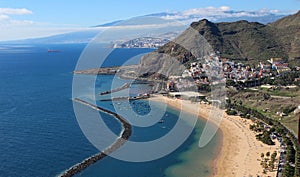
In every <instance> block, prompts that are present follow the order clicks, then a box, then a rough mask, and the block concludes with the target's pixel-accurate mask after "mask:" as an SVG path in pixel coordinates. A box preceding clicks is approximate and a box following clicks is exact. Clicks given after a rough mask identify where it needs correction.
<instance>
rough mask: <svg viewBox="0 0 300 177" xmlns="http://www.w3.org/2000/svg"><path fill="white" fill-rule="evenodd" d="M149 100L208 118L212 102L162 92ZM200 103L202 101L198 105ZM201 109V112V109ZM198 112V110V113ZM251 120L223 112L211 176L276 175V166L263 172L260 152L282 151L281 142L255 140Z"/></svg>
mask: <svg viewBox="0 0 300 177" xmlns="http://www.w3.org/2000/svg"><path fill="white" fill-rule="evenodd" d="M150 100H152V101H158V102H164V103H167V104H168V105H169V106H171V107H173V108H176V109H178V110H182V108H181V106H183V105H184V107H185V109H184V111H186V112H189V113H192V114H197V116H198V117H199V118H201V119H204V120H208V118H209V113H210V110H211V108H212V106H211V105H207V104H200V103H191V102H190V101H186V100H175V99H171V98H167V97H164V96H161V95H154V97H151V98H150ZM195 104H197V105H199V106H200V105H201V107H200V109H198V107H197V106H195ZM198 111H199V112H198ZM197 112H198V113H197ZM250 124H252V121H251V120H249V119H243V118H241V117H240V116H229V115H227V114H226V113H224V117H223V120H222V122H221V124H220V126H219V130H220V131H221V142H220V145H219V147H218V152H217V155H216V157H214V159H213V161H212V162H211V169H212V174H211V176H217V177H224V176H236V177H240V176H251V175H252V176H257V175H260V176H274V177H275V176H276V170H275V171H273V172H268V173H267V174H263V168H262V167H261V165H260V159H261V157H260V155H261V153H266V152H268V151H269V152H271V153H272V152H274V151H277V152H278V151H279V142H278V141H277V140H276V141H275V143H276V144H275V145H274V146H268V145H265V144H263V143H262V142H260V141H258V140H256V137H255V133H254V132H252V131H251V130H250V129H249V125H250Z"/></svg>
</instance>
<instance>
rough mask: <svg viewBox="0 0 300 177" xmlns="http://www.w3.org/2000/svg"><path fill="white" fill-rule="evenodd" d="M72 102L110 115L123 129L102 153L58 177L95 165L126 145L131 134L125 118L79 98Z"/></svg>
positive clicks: (72, 174) (70, 174)
mask: <svg viewBox="0 0 300 177" xmlns="http://www.w3.org/2000/svg"><path fill="white" fill-rule="evenodd" d="M74 101H76V102H78V103H81V104H83V105H86V106H89V107H91V108H93V109H96V110H99V111H101V112H104V113H106V114H110V115H112V116H114V117H115V118H116V119H118V120H119V121H120V122H121V124H122V127H123V128H122V132H121V135H120V137H119V138H118V139H116V141H115V142H114V143H113V144H112V145H111V146H110V147H108V148H107V149H105V150H104V151H103V152H100V153H98V154H95V155H93V156H91V157H89V158H87V159H85V160H83V161H82V162H80V163H78V164H76V165H74V166H73V167H71V168H70V169H68V170H67V171H65V172H64V173H63V174H61V175H60V177H71V176H74V175H75V174H77V173H79V172H81V171H83V170H84V169H86V168H87V167H89V166H90V165H92V164H94V163H96V162H97V161H99V160H101V159H103V158H104V157H106V156H107V155H108V154H110V153H112V152H114V151H115V150H116V149H118V148H120V147H121V146H122V145H123V144H124V143H126V141H127V140H128V138H129V137H130V136H131V133H132V129H131V125H130V124H129V122H127V120H126V119H125V118H123V117H122V116H120V115H119V114H117V113H114V112H112V111H110V110H107V109H105V108H102V107H99V106H97V105H93V104H91V103H89V102H86V101H84V100H81V99H79V98H75V99H74Z"/></svg>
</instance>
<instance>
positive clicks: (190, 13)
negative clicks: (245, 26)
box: [162, 6, 283, 20]
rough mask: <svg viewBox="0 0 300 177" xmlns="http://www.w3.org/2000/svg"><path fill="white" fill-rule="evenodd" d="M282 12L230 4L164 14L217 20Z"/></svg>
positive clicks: (170, 18)
mask: <svg viewBox="0 0 300 177" xmlns="http://www.w3.org/2000/svg"><path fill="white" fill-rule="evenodd" d="M271 13H273V14H280V13H283V12H281V11H279V10H275V9H273V10H268V9H261V10H257V11H234V10H231V8H230V7H229V6H221V7H205V8H195V9H189V10H185V11H183V12H174V13H169V14H168V15H166V16H163V17H162V18H163V19H167V20H186V19H192V18H193V19H195V18H198V20H199V19H202V18H206V19H209V20H217V19H220V18H231V17H261V16H265V15H268V14H271Z"/></svg>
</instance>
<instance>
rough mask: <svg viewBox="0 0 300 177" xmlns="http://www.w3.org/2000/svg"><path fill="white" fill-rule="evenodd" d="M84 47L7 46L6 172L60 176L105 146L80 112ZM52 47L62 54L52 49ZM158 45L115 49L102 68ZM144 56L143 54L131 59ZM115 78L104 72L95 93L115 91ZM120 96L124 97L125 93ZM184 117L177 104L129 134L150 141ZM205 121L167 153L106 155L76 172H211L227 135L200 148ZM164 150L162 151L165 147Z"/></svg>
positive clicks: (1, 157) (114, 125)
mask: <svg viewBox="0 0 300 177" xmlns="http://www.w3.org/2000/svg"><path fill="white" fill-rule="evenodd" d="M84 47H85V44H60V45H58V44H55V45H12V44H10V45H4V44H1V45H0V82H1V87H0V135H1V136H0V147H1V148H0V176H5V177H8V176H22V177H27V176H28V177H29V176H31V177H32V176H36V177H48V176H49V177H50V176H57V175H59V174H60V173H62V172H63V171H65V170H66V169H68V168H70V167H71V166H73V165H74V164H76V163H79V162H81V161H82V160H84V159H85V158H87V157H89V156H91V155H93V154H96V153H98V152H99V150H98V149H97V148H95V147H94V146H93V145H92V144H91V143H90V142H89V140H88V139H87V138H86V137H85V136H84V134H83V132H82V131H81V129H80V126H79V125H78V122H77V119H76V117H75V114H74V111H73V101H72V79H73V73H72V71H73V70H74V68H75V66H76V62H77V60H78V58H79V56H80V55H81V52H82V51H83V49H84ZM49 49H51V50H60V51H61V52H50V53H48V52H47V51H48V50H49ZM152 50H153V49H116V50H114V52H113V53H111V55H110V56H109V57H108V58H109V59H108V60H107V61H106V62H105V63H104V65H103V66H118V65H120V64H123V63H124V62H126V60H127V59H128V58H131V57H133V56H136V55H138V54H142V53H147V52H151V51H152ZM100 51H101V50H100ZM137 62H138V59H136V60H134V61H132V63H131V64H134V63H137ZM82 77H87V78H88V77H91V76H89V75H86V76H82ZM113 79H115V78H114V77H113V76H110V75H101V76H98V77H97V80H96V84H95V86H96V91H97V92H100V91H105V90H108V89H109V88H110V87H111V83H112V80H113ZM115 82H117V84H116V85H122V84H124V83H125V82H127V81H126V80H124V79H120V78H117V79H115ZM146 87H147V86H145V85H135V86H134V87H133V88H131V90H130V93H131V94H135V93H139V91H140V90H145V89H147V88H146ZM123 92H126V90H125V91H123ZM95 94H96V93H95ZM116 94H117V93H116ZM118 94H121V95H122V92H120V93H118ZM82 98H83V99H86V100H89V99H91V97H90V95H85V93H82ZM96 99H99V96H96ZM97 104H98V105H101V106H103V107H105V108H107V109H111V110H115V109H120V110H121V112H122V109H123V111H125V109H124V108H125V106H124V107H122V105H123V103H122V102H121V101H120V103H119V105H120V106H119V108H116V107H113V106H112V104H111V103H110V102H105V103H104V102H100V101H97ZM131 107H132V109H133V110H135V111H136V112H137V113H138V114H140V115H144V114H147V113H149V111H150V109H149V105H148V102H147V101H141V100H137V101H134V102H131ZM155 109H157V110H158V111H157V112H159V110H160V109H161V106H160V105H159V104H157V105H155ZM91 111H95V110H91ZM100 114H101V116H102V118H103V119H105V123H106V125H107V126H108V127H110V129H111V130H112V131H113V132H114V133H115V134H118V132H120V130H121V125H120V124H119V122H118V121H116V120H115V119H114V118H113V117H111V116H110V115H106V114H104V113H100ZM178 115H179V112H178V111H177V110H174V109H172V108H167V112H166V113H165V116H166V118H165V121H164V122H163V123H162V124H155V125H152V126H150V127H147V128H140V127H133V135H132V136H131V137H130V140H131V141H136V142H143V141H150V140H154V139H156V138H159V137H161V136H163V135H164V134H166V133H168V131H170V130H171V129H172V127H173V126H174V124H175V122H176V121H177V120H178ZM152 116H155V115H152ZM204 124H205V121H202V120H199V121H198V122H197V125H196V128H195V129H194V130H193V132H192V134H191V135H190V136H189V137H188V138H187V140H186V141H185V142H184V143H183V144H182V145H181V146H180V147H179V148H177V149H176V150H175V151H174V152H172V153H170V154H169V155H167V156H165V157H163V158H160V159H157V160H153V161H148V162H127V161H122V160H117V159H115V158H112V157H106V158H104V159H103V160H101V161H98V162H97V163H95V164H94V165H92V166H90V167H88V168H87V169H86V170H84V171H82V172H81V173H79V174H78V175H77V176H89V177H90V176H105V177H119V176H124V177H132V176H138V177H160V176H170V177H171V176H174V177H175V176H181V177H182V176H200V177H205V176H209V175H210V174H211V167H210V165H211V163H212V160H213V159H214V158H215V157H216V155H217V149H218V146H219V139H220V134H219V133H218V134H217V135H216V136H215V137H214V138H213V140H212V141H211V142H210V143H209V144H208V145H207V146H206V147H204V148H201V149H200V148H198V146H197V144H198V139H199V136H200V134H201V131H202V129H203V126H204ZM186 126H189V125H188V124H187V125H186ZM103 136H104V137H105V132H103ZM157 150H158V151H159V150H160V149H159V147H158V149H157Z"/></svg>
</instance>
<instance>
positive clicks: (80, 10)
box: [0, 0, 300, 40]
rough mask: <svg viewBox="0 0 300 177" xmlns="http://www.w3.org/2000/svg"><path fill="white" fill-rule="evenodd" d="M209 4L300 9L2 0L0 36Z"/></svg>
mask: <svg viewBox="0 0 300 177" xmlns="http://www.w3.org/2000/svg"><path fill="white" fill-rule="evenodd" d="M210 6H212V7H221V6H228V7H230V9H231V10H246V11H252V10H261V9H268V10H278V11H279V12H284V13H288V12H295V11H297V10H299V7H300V0H285V1H283V0H251V1H250V0H248V1H245V0H119V1H117V0H106V1H101V0H85V1H82V0H51V1H50V0H41V1H39V0H0V34H2V35H0V40H6V39H18V38H25V36H28V37H31V36H32V37H35V36H43V35H46V34H47V33H49V34H50V33H51V34H52V33H53V34H54V33H62V32H65V31H66V32H67V31H72V30H74V29H80V28H85V27H89V26H93V25H98V24H103V23H106V22H111V21H114V20H119V19H128V18H131V17H135V16H140V15H146V14H151V13H158V12H174V11H185V10H189V9H194V8H205V7H210ZM297 7H298V8H297ZM1 8H2V9H1ZM3 8H4V9H3ZM1 26H2V27H1ZM29 27H30V28H29ZM17 28H19V32H18V29H17ZM20 28H22V29H23V30H20ZM27 28H28V29H27ZM26 30H27V31H26ZM35 30H36V31H35ZM43 30H44V31H43ZM34 31H35V32H34ZM51 31H52V32H51ZM9 32H10V33H11V34H10V33H9ZM13 32H14V35H13ZM16 32H18V33H16ZM28 32H31V33H33V34H28ZM6 33H7V34H6ZM22 34H24V35H22Z"/></svg>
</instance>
